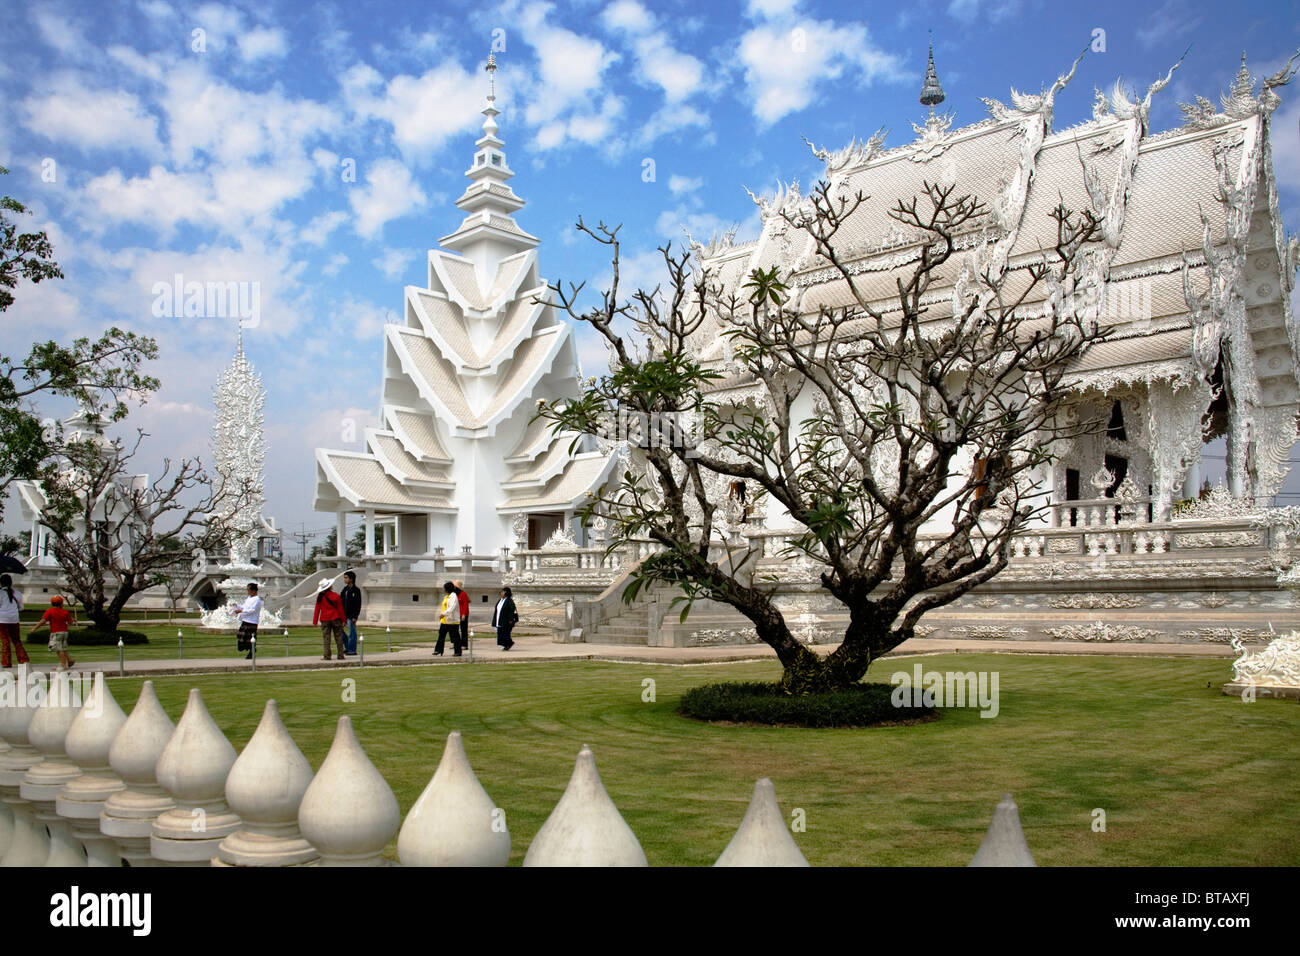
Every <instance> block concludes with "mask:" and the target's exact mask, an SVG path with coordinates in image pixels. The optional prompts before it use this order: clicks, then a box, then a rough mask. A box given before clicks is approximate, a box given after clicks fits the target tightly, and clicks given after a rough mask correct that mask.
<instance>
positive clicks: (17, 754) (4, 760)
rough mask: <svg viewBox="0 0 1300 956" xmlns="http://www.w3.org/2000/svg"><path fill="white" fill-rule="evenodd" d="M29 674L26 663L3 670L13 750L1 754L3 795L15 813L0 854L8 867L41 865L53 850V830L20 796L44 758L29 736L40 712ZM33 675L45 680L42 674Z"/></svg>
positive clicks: (1, 686) (0, 726)
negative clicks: (29, 773) (38, 819)
mask: <svg viewBox="0 0 1300 956" xmlns="http://www.w3.org/2000/svg"><path fill="white" fill-rule="evenodd" d="M18 675H21V678H22V679H19V676H18ZM27 676H28V675H27V673H26V668H23V667H19V669H18V671H17V672H16V673H15V672H10V671H3V672H0V699H3V701H4V706H0V735H2V736H3V737H4V739H5V741H6V742H7V743H8V744H9V750H8V751H7V752H5V753H2V754H0V799H3V800H4V803H5V805H6V806H7V807H8V808H9V811H10V814H11V815H12V816H13V829H12V832H11V834H10V838H9V842H8V844H7V845H6V846H5V851H4V856H3V857H0V866H5V867H10V866H41V865H42V864H44V862H45V858H46V857H47V856H49V852H50V838H49V834H48V833H47V832H46V830H45V827H44V826H43V825H41V824H38V823H37V822H36V819H35V817H34V816H33V814H32V805H31V803H29V802H28V801H26V800H24V799H23V798H22V797H20V796H19V790H20V788H21V787H22V782H23V778H24V777H25V776H27V771H28V770H29V769H31V767H32V766H33V765H34V764H36V763H38V762H39V761H40V759H41V755H40V753H39V752H38V751H37V750H36V748H35V747H33V746H32V745H31V744H30V743H29V742H28V740H27V728H28V727H29V726H31V722H32V718H33V717H34V716H35V715H36V708H35V707H32V706H31V704H30V699H29V695H28V687H27V686H25V684H24V680H25V679H26V677H27ZM32 676H33V677H34V678H35V679H36V680H38V681H39V680H41V678H40V677H39V675H32ZM43 689H44V688H43V686H42V690H43Z"/></svg>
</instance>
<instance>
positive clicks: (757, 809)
mask: <svg viewBox="0 0 1300 956" xmlns="http://www.w3.org/2000/svg"><path fill="white" fill-rule="evenodd" d="M713 865H714V866H807V865H808V861H807V859H805V858H804V855H803V853H801V852H800V850H799V846H798V844H796V843H795V842H794V837H792V836H790V831H789V830H788V829H787V828H786V825H785V817H784V816H782V815H781V805H780V804H779V803H777V802H776V788H775V787H773V786H772V781H771V779H769V778H768V777H764V778H763V779H761V780H759V781H758V782H757V783H756V784H754V796H753V797H752V798H751V799H750V801H749V809H748V810H746V811H745V818H744V819H743V820H741V821H740V827H739V828H738V829H737V830H736V835H735V836H733V837H732V838H731V842H730V843H728V844H727V848H726V849H725V850H723V851H722V856H720V857H718V862H716V863H714V864H713Z"/></svg>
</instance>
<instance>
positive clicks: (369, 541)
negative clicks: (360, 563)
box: [365, 508, 375, 558]
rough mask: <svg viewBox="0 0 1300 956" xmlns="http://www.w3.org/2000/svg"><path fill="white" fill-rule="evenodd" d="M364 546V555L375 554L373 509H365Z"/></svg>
mask: <svg viewBox="0 0 1300 956" xmlns="http://www.w3.org/2000/svg"><path fill="white" fill-rule="evenodd" d="M365 528H366V547H365V555H366V557H367V558H373V557H374V556H375V509H374V508H367V509H366V524H365Z"/></svg>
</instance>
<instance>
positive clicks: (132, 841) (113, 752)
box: [99, 680, 176, 866]
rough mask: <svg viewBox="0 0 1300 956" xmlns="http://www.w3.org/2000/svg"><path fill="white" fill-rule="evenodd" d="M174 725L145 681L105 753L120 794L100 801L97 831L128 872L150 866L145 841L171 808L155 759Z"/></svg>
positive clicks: (149, 684) (165, 744) (169, 736)
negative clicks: (121, 785)
mask: <svg viewBox="0 0 1300 956" xmlns="http://www.w3.org/2000/svg"><path fill="white" fill-rule="evenodd" d="M175 729H176V725H175V724H173V723H172V719H171V718H170V717H168V716H167V712H166V711H165V710H163V708H162V704H160V703H159V702H158V695H157V694H156V693H154V689H153V681H148V680H147V681H145V682H144V686H143V687H141V688H140V698H139V700H137V701H136V704H135V707H134V708H133V709H132V711H131V716H130V717H128V718H127V719H126V723H125V724H123V725H122V729H121V730H120V731H119V732H118V734H117V737H116V738H114V740H113V746H112V747H111V748H109V751H108V762H109V765H110V766H111V767H112V768H113V770H114V772H116V773H117V775H118V776H119V777H121V778H122V781H123V782H124V783H125V784H126V789H125V790H121V791H118V792H117V793H115V794H113V795H112V796H111V797H109V798H108V799H107V800H105V801H104V811H103V812H102V813H101V814H100V815H99V829H100V830H101V831H102V832H103V834H104V835H105V836H110V837H112V838H113V839H115V840H116V841H117V845H118V846H119V847H120V848H121V851H122V856H123V857H124V858H125V859H126V861H127V862H128V863H130V865H131V866H155V865H157V864H156V861H155V860H154V859H153V857H152V855H151V850H150V845H149V838H150V836H151V835H152V833H153V822H154V820H156V819H157V818H158V815H159V814H161V813H165V812H167V811H168V810H170V809H172V808H173V807H174V806H176V804H175V803H173V802H172V798H171V797H170V796H168V795H167V793H166V792H165V791H164V790H163V788H162V787H160V786H158V776H157V766H158V758H159V757H160V756H162V752H163V750H164V749H165V748H166V746H167V742H168V741H169V740H171V737H172V732H173V731H174V730H175Z"/></svg>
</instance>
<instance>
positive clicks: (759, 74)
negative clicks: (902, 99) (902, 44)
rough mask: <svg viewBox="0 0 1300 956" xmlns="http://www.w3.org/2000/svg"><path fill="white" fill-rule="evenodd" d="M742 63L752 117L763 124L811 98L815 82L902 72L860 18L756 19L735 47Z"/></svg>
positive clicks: (865, 78) (863, 80) (867, 79)
mask: <svg viewBox="0 0 1300 956" xmlns="http://www.w3.org/2000/svg"><path fill="white" fill-rule="evenodd" d="M737 52H738V57H739V59H740V62H741V63H742V64H743V65H744V67H745V81H746V86H747V92H748V94H749V96H750V99H751V102H752V109H753V112H754V116H755V118H756V119H757V120H758V122H759V124H760V125H761V126H769V125H771V124H772V123H775V122H777V121H778V120H780V119H781V118H782V117H784V116H787V115H788V114H790V113H793V112H796V111H798V110H801V109H803V108H804V107H805V106H807V105H808V104H809V103H811V102H812V101H813V98H814V97H815V96H816V94H817V92H818V88H819V87H820V86H821V85H822V84H823V83H825V82H826V81H830V80H840V79H841V78H842V77H844V76H845V74H856V78H857V82H858V84H859V85H865V84H869V83H871V82H872V81H874V80H877V79H896V78H901V77H902V76H903V74H902V73H901V70H900V64H899V60H898V57H897V56H895V55H894V54H892V53H889V52H888V51H886V50H885V49H883V48H881V47H877V46H875V45H874V44H873V43H872V42H871V39H870V37H869V36H868V34H867V30H866V27H865V26H863V25H862V24H858V23H851V24H847V25H845V26H837V25H836V24H835V23H832V22H830V21H822V20H800V21H798V22H797V23H794V24H793V25H791V26H788V27H787V26H784V25H783V26H777V25H774V24H771V23H762V24H760V25H758V26H755V27H754V28H753V29H751V30H749V31H747V32H746V33H745V34H744V35H743V36H742V37H741V39H740V48H739V50H738V51H737Z"/></svg>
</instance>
